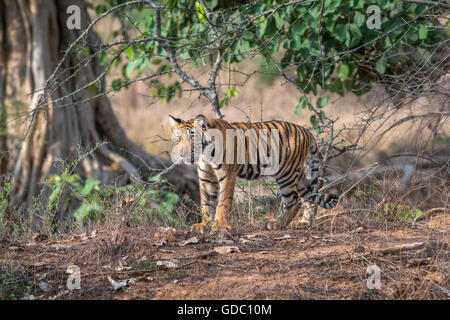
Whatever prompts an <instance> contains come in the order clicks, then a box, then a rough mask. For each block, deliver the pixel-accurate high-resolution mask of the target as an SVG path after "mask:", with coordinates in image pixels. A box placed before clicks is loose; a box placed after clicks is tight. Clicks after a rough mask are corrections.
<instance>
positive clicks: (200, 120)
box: [194, 114, 208, 129]
mask: <svg viewBox="0 0 450 320" xmlns="http://www.w3.org/2000/svg"><path fill="white" fill-rule="evenodd" d="M194 122H195V124H196V125H197V126H199V127H200V128H202V129H206V125H207V124H208V119H207V118H206V117H205V116H204V115H202V114H201V115H198V116H196V117H195V119H194Z"/></svg>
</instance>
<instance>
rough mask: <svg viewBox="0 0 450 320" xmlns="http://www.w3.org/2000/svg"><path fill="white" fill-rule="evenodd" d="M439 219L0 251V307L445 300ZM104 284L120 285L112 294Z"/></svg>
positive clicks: (124, 232) (444, 242)
mask: <svg viewBox="0 0 450 320" xmlns="http://www.w3.org/2000/svg"><path fill="white" fill-rule="evenodd" d="M448 218H449V217H448V215H442V216H437V217H434V218H433V220H432V221H431V222H426V223H425V224H422V225H415V226H413V225H410V224H409V225H408V224H399V225H396V224H390V225H389V227H387V226H386V225H383V224H382V223H380V224H379V225H378V226H370V227H367V226H365V225H363V224H359V225H358V223H355V220H351V219H350V218H347V217H346V216H345V215H342V216H336V218H332V219H328V220H325V221H324V222H323V223H318V224H316V225H315V226H314V227H312V228H309V229H308V228H288V229H286V230H281V231H267V230H264V229H263V228H258V227H255V226H248V225H241V226H239V225H238V224H235V225H234V226H233V231H232V239H233V240H230V239H223V238H220V237H219V238H217V237H213V236H205V237H197V238H196V240H198V243H188V244H185V245H184V246H183V244H184V243H183V241H185V240H187V239H192V237H193V235H190V234H189V233H188V232H183V231H180V230H177V231H176V232H175V233H174V234H172V233H171V232H169V233H163V232H162V231H161V230H160V232H159V235H158V234H155V231H157V230H155V229H152V228H131V227H126V228H125V229H121V230H116V231H114V230H106V229H105V230H99V231H97V230H94V231H91V232H88V233H87V234H81V235H76V234H75V235H72V236H70V237H68V238H66V239H60V240H58V241H56V240H48V239H47V240H46V239H41V238H40V237H35V239H34V240H32V241H30V242H26V243H22V242H16V243H10V242H6V241H3V242H1V243H0V277H2V278H1V280H2V281H3V284H0V286H1V289H2V291H0V293H1V295H2V297H1V298H2V299H30V298H31V299H239V300H241V299H450V285H449V246H448V243H449V237H448V231H449V226H450V222H449V221H448V220H449V219H448ZM167 232H168V231H167ZM191 241H194V242H195V239H194V240H191ZM417 242H424V243H422V244H418V248H417V250H408V251H406V250H402V251H399V252H394V253H392V254H382V253H380V252H379V249H381V248H386V247H390V246H394V245H399V244H408V243H417ZM217 247H226V248H222V250H225V253H224V252H221V253H219V252H217V251H221V249H216V248H217ZM230 247H232V248H230ZM227 250H228V251H232V252H229V253H226V252H227ZM173 259H176V260H173ZM71 265H76V266H78V267H79V269H80V271H81V277H80V280H81V282H80V284H81V289H79V290H68V289H67V280H68V277H69V275H68V273H67V268H68V267H69V266H71ZM164 265H166V266H164ZM371 265H376V266H377V267H379V269H380V272H381V273H380V281H381V282H380V289H368V285H367V279H368V278H369V277H370V274H368V273H367V269H368V267H369V266H371ZM108 278H110V279H111V280H113V281H115V283H116V284H117V283H119V282H120V281H124V280H125V283H126V285H125V286H123V287H121V288H120V289H118V290H115V289H114V288H113V285H112V284H111V281H110V280H109V279H108ZM372 279H373V277H372ZM127 280H128V281H127ZM0 282H1V281H0ZM371 283H372V284H373V283H375V282H373V281H372V282H371ZM123 284H124V283H123Z"/></svg>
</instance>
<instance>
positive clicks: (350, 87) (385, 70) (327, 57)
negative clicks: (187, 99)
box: [96, 0, 449, 124]
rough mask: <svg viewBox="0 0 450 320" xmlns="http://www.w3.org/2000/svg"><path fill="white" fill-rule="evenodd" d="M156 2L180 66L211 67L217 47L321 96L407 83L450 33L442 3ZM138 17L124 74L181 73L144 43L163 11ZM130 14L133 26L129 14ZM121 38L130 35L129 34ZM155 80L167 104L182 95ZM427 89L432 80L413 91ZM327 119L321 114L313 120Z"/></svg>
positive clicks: (140, 11)
mask: <svg viewBox="0 0 450 320" xmlns="http://www.w3.org/2000/svg"><path fill="white" fill-rule="evenodd" d="M123 2H124V1H119V0H107V1H106V0H105V1H103V3H102V4H100V5H98V6H97V7H96V11H97V14H102V13H103V12H105V11H106V10H107V9H108V8H111V7H113V6H114V5H117V4H120V3H123ZM155 2H156V4H158V5H160V4H161V5H163V4H164V7H163V9H162V14H161V16H162V23H161V35H162V36H163V37H165V38H166V39H169V41H168V43H169V45H170V47H171V49H172V51H173V52H175V54H176V56H177V58H178V59H179V63H180V64H181V65H185V64H192V65H194V66H195V67H198V66H199V64H201V65H203V66H206V65H208V61H210V63H211V64H212V63H213V62H214V60H215V55H216V54H217V53H218V52H220V53H221V54H222V55H223V56H224V62H225V63H226V64H228V65H232V64H235V63H239V62H241V61H242V60H244V59H245V58H247V57H249V56H254V55H255V54H257V55H262V56H263V57H264V58H265V59H266V62H267V65H272V64H278V65H279V66H280V72H281V73H285V74H289V75H292V74H294V76H290V77H291V78H292V79H293V81H294V82H295V84H296V87H297V89H298V90H299V91H300V92H301V93H302V94H308V93H313V94H314V95H317V94H318V90H319V89H322V90H325V91H329V92H333V93H338V94H339V95H344V94H345V93H346V92H352V93H354V94H356V95H363V94H364V93H366V92H368V91H369V90H370V89H371V87H372V84H373V83H374V82H375V81H380V82H382V83H383V81H384V84H385V85H386V86H387V88H388V89H397V90H400V88H403V87H405V86H404V85H403V83H404V82H405V81H409V80H408V79H409V78H408V79H406V80H405V79H401V77H398V76H399V75H403V74H405V73H407V72H409V71H410V70H416V69H418V68H419V67H422V69H423V70H425V69H426V67H427V66H428V67H432V65H433V59H429V58H430V57H432V56H433V52H434V50H436V48H437V47H438V46H441V45H442V43H443V42H444V41H445V40H446V39H447V36H448V33H449V32H448V28H447V29H445V28H444V26H442V25H441V23H440V22H439V21H438V20H437V19H436V18H435V17H434V16H431V15H427V13H429V12H431V11H432V10H435V11H436V10H440V9H438V8H434V9H430V8H429V7H427V6H425V5H421V4H414V3H407V2H404V1H401V0H383V1H379V0H366V1H365V0H345V1H344V0H326V1H325V2H324V8H322V1H289V2H286V1H276V0H262V1H222V0H207V1H204V3H205V4H206V6H207V7H208V8H204V7H203V6H202V3H201V2H200V1H196V0H169V1H164V2H162V1H155ZM369 5H377V6H379V7H380V9H381V28H380V29H379V30H377V29H370V28H368V27H367V25H366V21H367V18H368V14H367V13H366V10H367V7H368V6H369ZM207 12H210V16H209V17H208V16H207V15H208V14H207ZM131 16H132V17H133V19H132V21H133V28H135V29H136V30H139V32H138V33H137V36H136V37H134V38H132V39H130V41H131V42H133V44H130V43H128V44H127V45H125V46H124V48H123V51H124V52H125V54H126V57H121V56H119V57H118V58H117V60H116V62H120V61H122V59H123V61H122V62H123V69H122V76H123V77H124V78H125V79H126V80H130V77H131V76H132V75H133V74H134V73H136V72H137V73H141V72H143V71H144V70H145V69H146V68H148V67H150V66H152V67H154V68H156V69H157V71H158V72H160V73H165V72H167V74H169V75H170V74H171V73H173V69H172V65H171V63H170V61H169V59H168V55H167V52H165V50H164V49H163V48H162V47H161V45H160V43H159V42H158V41H155V40H149V41H142V42H141V41H139V40H142V39H145V37H152V36H155V24H156V21H155V12H154V10H153V9H151V8H149V7H148V6H141V7H138V8H136V9H135V10H134V11H133V14H132V15H131ZM127 17H128V16H127ZM126 21H127V23H129V19H127V20H126ZM129 29H130V28H128V29H124V28H123V29H122V30H129ZM444 29H445V30H447V31H446V32H447V33H446V32H445V31H444ZM430 31H433V32H430ZM115 35H116V36H117V37H118V38H119V37H128V35H127V34H126V31H122V32H119V31H117V32H115ZM417 47H420V50H416V48H417ZM412 52H414V55H412ZM431 69H432V68H431ZM430 72H431V71H430ZM383 79H384V80H383ZM411 81H413V80H412V79H411ZM121 83H122V80H121V79H118V80H115V82H113V87H114V88H119V87H120V85H118V84H121ZM388 83H389V84H388ZM151 85H152V89H151V90H152V91H151V95H152V96H156V95H158V96H161V97H163V98H165V99H167V100H168V101H169V100H170V99H171V98H172V97H174V96H175V95H176V94H178V95H181V94H182V89H181V84H180V83H179V82H178V81H177V82H174V83H173V84H170V85H165V84H163V83H162V82H160V80H159V79H153V80H152V82H151ZM421 87H423V84H419V85H417V86H413V87H412V90H418V89H420V88H421ZM229 90H230V89H228V90H227V91H226V92H224V98H223V99H221V106H224V105H226V104H228V102H229V99H230V97H231V96H232V95H234V93H235V91H233V92H230V91H229ZM233 90H234V89H233ZM305 102H307V101H305V100H300V102H299V104H298V105H297V107H296V109H295V112H296V114H297V115H299V114H300V111H301V110H302V109H304V108H305V107H306V106H309V107H312V104H311V103H310V102H309V101H308V103H306V105H305ZM327 103H328V98H319V99H318V101H317V102H316V105H317V107H318V108H320V109H321V108H323V107H325V106H326V105H327ZM321 117H322V116H318V115H316V116H314V118H312V119H311V120H312V122H314V121H318V120H319V119H318V118H321ZM313 124H314V123H313Z"/></svg>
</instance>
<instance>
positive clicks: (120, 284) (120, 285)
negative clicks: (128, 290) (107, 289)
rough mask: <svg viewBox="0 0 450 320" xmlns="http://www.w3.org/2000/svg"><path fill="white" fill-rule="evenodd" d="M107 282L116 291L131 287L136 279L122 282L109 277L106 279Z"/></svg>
mask: <svg viewBox="0 0 450 320" xmlns="http://www.w3.org/2000/svg"><path fill="white" fill-rule="evenodd" d="M108 280H109V282H110V283H111V285H112V286H113V288H114V290H115V291H117V290H119V289H121V288H123V287H126V286H128V285H132V284H135V283H136V279H135V278H131V279H127V280H122V281H114V280H113V279H112V278H111V277H108Z"/></svg>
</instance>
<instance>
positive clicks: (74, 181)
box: [45, 171, 178, 226]
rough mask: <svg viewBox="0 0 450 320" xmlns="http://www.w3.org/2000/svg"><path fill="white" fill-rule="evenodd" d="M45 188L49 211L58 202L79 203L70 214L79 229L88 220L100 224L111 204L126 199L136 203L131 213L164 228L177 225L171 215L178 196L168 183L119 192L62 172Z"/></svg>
mask: <svg viewBox="0 0 450 320" xmlns="http://www.w3.org/2000/svg"><path fill="white" fill-rule="evenodd" d="M45 184H46V186H47V187H49V188H50V189H51V190H52V192H51V195H50V197H49V210H50V211H51V210H54V209H55V208H56V206H57V205H58V204H61V202H63V203H69V202H71V201H73V200H78V203H79V205H78V207H77V208H76V210H74V211H73V217H74V219H75V220H76V221H77V223H78V224H79V225H80V226H81V225H83V224H84V223H85V222H86V221H87V220H88V219H90V220H94V221H98V220H100V221H101V220H103V219H104V218H105V214H107V211H108V207H111V203H115V201H117V202H119V203H120V202H121V201H120V199H124V198H126V197H128V198H132V199H134V200H133V201H136V204H135V205H134V206H133V209H134V211H135V212H134V213H137V214H144V215H147V216H150V217H151V218H152V219H156V220H157V221H158V222H162V223H165V224H167V223H171V224H176V223H177V222H178V221H177V217H176V215H173V211H174V209H175V206H176V204H177V203H178V195H177V194H176V193H175V192H174V190H172V189H171V188H170V187H169V186H168V184H167V181H162V183H161V184H152V185H149V186H147V187H145V186H135V185H126V186H124V187H121V188H108V187H104V188H100V181H98V180H96V179H94V178H89V179H87V180H85V181H84V182H82V179H81V177H80V176H79V175H77V174H74V175H70V174H68V171H65V172H64V173H63V174H61V175H53V176H51V177H50V178H49V179H47V180H46V182H45ZM113 207H114V206H113ZM115 207H117V205H115Z"/></svg>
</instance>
